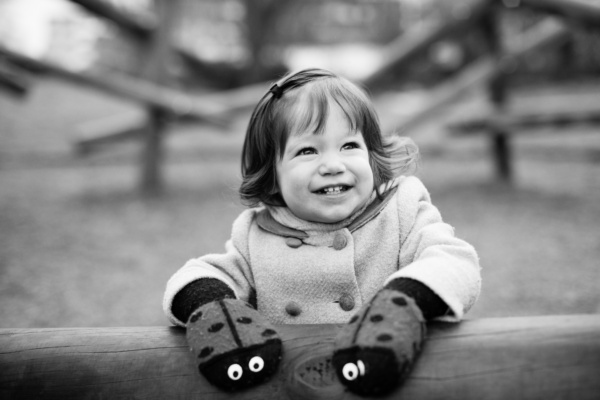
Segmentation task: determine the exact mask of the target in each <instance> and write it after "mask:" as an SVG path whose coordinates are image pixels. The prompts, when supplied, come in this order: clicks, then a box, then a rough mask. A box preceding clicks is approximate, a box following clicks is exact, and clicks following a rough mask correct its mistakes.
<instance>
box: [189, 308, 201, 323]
mask: <svg viewBox="0 0 600 400" xmlns="http://www.w3.org/2000/svg"><path fill="white" fill-rule="evenodd" d="M201 317H202V311H198V312H196V313H194V314H192V316H191V317H190V322H191V323H194V322H196V321H198V320H199V319H200V318H201Z"/></svg>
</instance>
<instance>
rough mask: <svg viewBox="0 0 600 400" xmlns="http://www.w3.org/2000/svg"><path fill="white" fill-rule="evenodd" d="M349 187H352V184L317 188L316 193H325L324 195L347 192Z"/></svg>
mask: <svg viewBox="0 0 600 400" xmlns="http://www.w3.org/2000/svg"><path fill="white" fill-rule="evenodd" d="M349 188H350V186H346V185H338V186H329V187H326V188H323V189H320V190H317V191H316V192H315V193H317V194H324V195H334V194H340V193H342V192H345V191H346V190H348V189H349Z"/></svg>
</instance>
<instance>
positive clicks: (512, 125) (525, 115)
mask: <svg viewBox="0 0 600 400" xmlns="http://www.w3.org/2000/svg"><path fill="white" fill-rule="evenodd" d="M575 101H576V100H575ZM586 123H589V124H598V123H600V107H597V108H595V109H592V108H590V107H583V108H582V107H581V104H578V103H573V102H572V101H571V102H568V103H567V102H565V108H564V109H550V110H546V111H544V110H539V111H535V110H518V109H513V108H511V109H508V110H507V111H506V113H503V114H500V115H497V114H494V113H489V114H488V115H484V116H478V117H474V118H471V117H469V118H465V119H463V120H460V121H454V122H451V123H449V124H448V126H447V127H448V130H450V132H452V133H453V134H456V135H468V134H479V132H481V131H482V130H490V129H505V130H507V131H508V132H511V131H514V130H516V129H520V130H522V129H531V128H538V127H548V126H555V127H564V126H567V125H571V124H586Z"/></svg>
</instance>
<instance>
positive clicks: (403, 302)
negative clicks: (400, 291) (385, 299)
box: [392, 297, 408, 307]
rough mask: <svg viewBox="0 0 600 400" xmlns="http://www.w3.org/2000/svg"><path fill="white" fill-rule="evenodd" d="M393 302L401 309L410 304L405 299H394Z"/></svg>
mask: <svg viewBox="0 0 600 400" xmlns="http://www.w3.org/2000/svg"><path fill="white" fill-rule="evenodd" d="M392 302H393V303H394V304H395V305H397V306H400V307H405V306H407V305H408V303H407V302H406V299H405V298H404V297H394V298H393V299H392Z"/></svg>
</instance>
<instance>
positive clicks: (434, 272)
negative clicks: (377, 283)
mask: <svg viewBox="0 0 600 400" xmlns="http://www.w3.org/2000/svg"><path fill="white" fill-rule="evenodd" d="M397 199H398V215H399V218H400V240H401V248H400V269H399V270H398V271H397V272H396V273H394V274H393V275H392V276H390V277H389V278H388V280H387V281H386V285H387V286H391V287H392V288H396V289H400V290H401V291H403V292H405V293H406V294H408V295H409V296H413V297H414V298H415V300H416V302H417V304H418V305H419V307H421V308H422V311H423V314H424V316H426V318H427V317H429V318H436V317H439V318H440V319H444V320H447V321H459V320H460V319H462V317H463V315H464V314H465V313H466V312H467V311H468V310H469V309H470V308H471V307H472V306H473V304H474V303H475V301H476V299H477V297H478V296H479V291H480V288H481V274H480V267H479V259H478V257H477V253H476V252H475V249H474V248H473V247H472V246H471V245H470V244H468V243H467V242H465V241H464V240H461V239H459V238H457V237H456V236H454V229H453V228H452V227H451V226H450V225H448V224H446V223H444V222H443V220H442V217H441V215H440V212H439V211H438V209H437V208H436V207H435V206H434V205H433V204H432V203H431V199H430V196H429V193H428V192H427V190H426V189H425V187H424V186H423V184H422V183H421V181H420V180H419V179H417V178H415V177H407V178H405V179H404V180H403V181H402V182H401V183H400V184H399V187H398V193H397ZM440 301H441V302H442V303H443V304H444V305H445V307H444V306H441V307H440ZM429 318H428V319H429Z"/></svg>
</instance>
